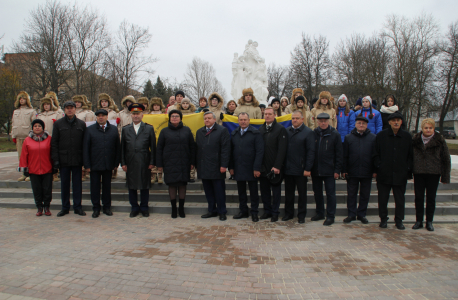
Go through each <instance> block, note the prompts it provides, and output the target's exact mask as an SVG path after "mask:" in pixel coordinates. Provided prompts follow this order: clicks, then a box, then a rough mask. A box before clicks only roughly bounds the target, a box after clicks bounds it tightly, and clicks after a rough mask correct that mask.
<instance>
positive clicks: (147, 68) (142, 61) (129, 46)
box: [107, 20, 157, 99]
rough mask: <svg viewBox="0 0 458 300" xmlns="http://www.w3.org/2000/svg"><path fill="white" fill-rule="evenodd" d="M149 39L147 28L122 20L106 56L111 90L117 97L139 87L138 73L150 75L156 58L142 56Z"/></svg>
mask: <svg viewBox="0 0 458 300" xmlns="http://www.w3.org/2000/svg"><path fill="white" fill-rule="evenodd" d="M150 41H151V34H150V33H149V29H148V28H142V27H140V26H137V25H135V24H129V23H128V22H127V21H126V20H124V21H123V22H122V23H121V25H120V26H119V29H118V32H117V33H116V38H115V45H114V48H113V49H111V51H110V52H109V54H108V56H107V58H108V64H109V69H110V70H109V79H110V80H111V83H112V91H113V92H114V94H115V96H116V97H117V99H121V98H122V97H123V96H125V95H127V94H129V92H130V91H131V90H132V89H136V88H139V87H140V86H141V83H140V82H142V81H141V80H140V78H139V77H140V74H141V73H142V72H146V73H148V74H149V75H152V74H153V73H154V71H153V70H152V69H151V65H152V64H153V63H154V62H156V61H157V60H156V59H155V58H153V57H152V56H151V55H150V56H143V55H142V51H143V50H144V49H146V48H147V47H148V45H149V43H150Z"/></svg>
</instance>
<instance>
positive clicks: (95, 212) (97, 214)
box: [92, 210, 100, 218]
mask: <svg viewBox="0 0 458 300" xmlns="http://www.w3.org/2000/svg"><path fill="white" fill-rule="evenodd" d="M99 216H100V210H94V212H93V213H92V217H93V218H98V217H99Z"/></svg>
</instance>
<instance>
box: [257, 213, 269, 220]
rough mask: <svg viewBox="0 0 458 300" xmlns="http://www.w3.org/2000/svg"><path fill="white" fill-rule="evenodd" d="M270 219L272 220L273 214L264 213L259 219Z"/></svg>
mask: <svg viewBox="0 0 458 300" xmlns="http://www.w3.org/2000/svg"><path fill="white" fill-rule="evenodd" d="M268 218H272V214H269V213H263V214H262V216H261V217H260V218H259V219H261V220H265V219H268Z"/></svg>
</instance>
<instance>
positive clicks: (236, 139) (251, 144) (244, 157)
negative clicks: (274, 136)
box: [229, 125, 264, 181]
mask: <svg viewBox="0 0 458 300" xmlns="http://www.w3.org/2000/svg"><path fill="white" fill-rule="evenodd" d="M240 130H241V127H240V126H239V127H237V128H236V129H234V130H233V131H232V133H231V160H230V162H229V169H233V170H234V179H235V180H236V181H255V180H257V178H255V177H254V171H259V172H261V165H262V158H263V156H264V141H263V140H262V135H261V133H260V132H259V130H257V129H256V128H254V127H253V126H251V125H250V126H248V127H247V129H246V132H245V133H244V134H243V136H242V135H241V134H240Z"/></svg>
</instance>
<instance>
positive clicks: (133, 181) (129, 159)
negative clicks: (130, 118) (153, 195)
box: [121, 122, 156, 190]
mask: <svg viewBox="0 0 458 300" xmlns="http://www.w3.org/2000/svg"><path fill="white" fill-rule="evenodd" d="M155 164H156V134H155V133H154V128H153V126H151V125H149V124H145V123H143V122H141V124H140V128H139V129H138V133H137V134H135V129H134V126H133V123H132V124H129V125H127V126H124V127H123V128H122V133H121V166H127V172H126V177H127V187H128V188H129V189H133V190H143V189H149V188H150V187H151V170H150V169H148V166H149V165H155Z"/></svg>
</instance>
